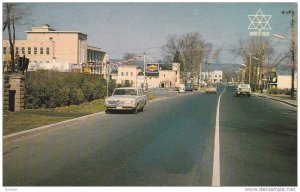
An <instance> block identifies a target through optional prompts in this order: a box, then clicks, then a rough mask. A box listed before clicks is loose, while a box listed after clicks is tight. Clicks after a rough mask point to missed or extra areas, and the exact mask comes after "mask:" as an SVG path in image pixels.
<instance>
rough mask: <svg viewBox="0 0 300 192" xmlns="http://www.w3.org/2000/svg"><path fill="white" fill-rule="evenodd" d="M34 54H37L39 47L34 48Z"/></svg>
mask: <svg viewBox="0 0 300 192" xmlns="http://www.w3.org/2000/svg"><path fill="white" fill-rule="evenodd" d="M33 54H35V55H36V54H37V47H35V48H34V50H33Z"/></svg>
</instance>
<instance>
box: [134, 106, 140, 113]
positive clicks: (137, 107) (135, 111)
mask: <svg viewBox="0 0 300 192" xmlns="http://www.w3.org/2000/svg"><path fill="white" fill-rule="evenodd" d="M138 112H139V106H136V108H135V109H134V110H133V113H134V114H137V113H138Z"/></svg>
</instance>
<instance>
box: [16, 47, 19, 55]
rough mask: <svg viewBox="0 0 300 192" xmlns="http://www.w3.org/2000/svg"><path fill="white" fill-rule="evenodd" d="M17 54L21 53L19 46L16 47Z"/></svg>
mask: <svg viewBox="0 0 300 192" xmlns="http://www.w3.org/2000/svg"><path fill="white" fill-rule="evenodd" d="M16 55H19V47H16Z"/></svg>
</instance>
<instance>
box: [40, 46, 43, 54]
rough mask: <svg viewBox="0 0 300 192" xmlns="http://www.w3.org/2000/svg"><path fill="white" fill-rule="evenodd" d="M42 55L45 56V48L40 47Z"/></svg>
mask: <svg viewBox="0 0 300 192" xmlns="http://www.w3.org/2000/svg"><path fill="white" fill-rule="evenodd" d="M40 54H41V55H43V54H44V48H43V47H40Z"/></svg>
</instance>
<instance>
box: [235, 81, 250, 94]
mask: <svg viewBox="0 0 300 192" xmlns="http://www.w3.org/2000/svg"><path fill="white" fill-rule="evenodd" d="M240 95H247V96H248V97H250V96H251V87H250V85H249V84H239V85H238V87H237V88H236V96H240Z"/></svg>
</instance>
